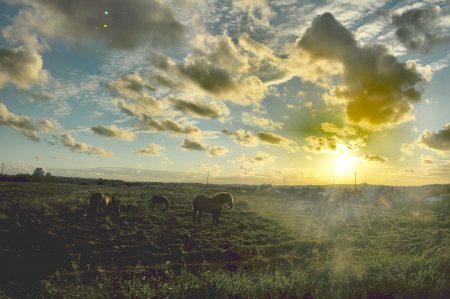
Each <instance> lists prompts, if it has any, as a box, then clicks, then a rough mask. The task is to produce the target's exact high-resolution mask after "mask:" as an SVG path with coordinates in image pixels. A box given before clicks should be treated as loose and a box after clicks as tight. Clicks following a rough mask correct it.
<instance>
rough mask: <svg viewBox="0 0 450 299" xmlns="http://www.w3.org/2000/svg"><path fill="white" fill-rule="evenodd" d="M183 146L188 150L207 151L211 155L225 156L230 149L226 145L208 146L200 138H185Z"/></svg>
mask: <svg viewBox="0 0 450 299" xmlns="http://www.w3.org/2000/svg"><path fill="white" fill-rule="evenodd" d="M181 148H182V149H184V150H188V151H202V152H207V153H208V155H209V156H214V157H216V156H223V155H225V154H226V153H228V149H227V148H226V147H224V146H208V145H206V144H204V143H202V142H200V141H198V140H194V139H188V138H187V139H184V141H183V143H182V144H181Z"/></svg>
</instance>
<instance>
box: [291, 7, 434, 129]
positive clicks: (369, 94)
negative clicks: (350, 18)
mask: <svg viewBox="0 0 450 299" xmlns="http://www.w3.org/2000/svg"><path fill="white" fill-rule="evenodd" d="M297 48H299V49H301V50H302V51H304V52H306V53H308V54H309V55H310V56H311V57H312V58H313V59H314V61H318V62H320V61H324V60H325V61H329V62H337V63H339V64H341V65H342V68H343V85H340V86H335V87H334V88H332V89H331V90H330V91H329V92H328V94H327V95H326V96H325V97H324V98H325V100H326V101H327V102H328V103H332V104H344V105H345V114H346V118H347V119H348V120H349V121H350V122H353V123H357V124H358V125H360V126H365V127H367V128H369V129H380V128H383V127H393V126H395V125H397V124H399V123H402V122H405V121H408V120H411V119H412V118H413V115H412V109H413V103H414V102H417V101H419V100H420V98H421V92H420V90H419V89H418V87H417V84H418V83H421V82H423V81H425V79H426V78H425V76H424V75H422V74H420V72H419V71H418V66H417V63H415V62H408V63H402V62H399V61H398V60H397V58H396V57H394V56H393V55H391V54H389V52H388V50H387V48H386V47H384V46H382V45H366V46H360V45H358V43H357V41H356V40H355V38H354V37H353V35H352V33H351V32H350V31H348V30H347V29H346V28H345V27H344V26H342V25H341V24H340V23H339V22H338V21H336V19H335V18H334V17H333V15H332V14H330V13H325V14H323V15H320V16H317V17H316V18H315V19H314V20H313V22H312V25H311V27H310V28H308V29H307V30H306V32H305V34H304V35H303V37H302V38H301V39H300V40H299V41H298V43H297Z"/></svg>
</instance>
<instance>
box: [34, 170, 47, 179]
mask: <svg viewBox="0 0 450 299" xmlns="http://www.w3.org/2000/svg"><path fill="white" fill-rule="evenodd" d="M44 174H45V171H44V170H43V169H42V168H41V167H38V168H36V169H35V170H34V172H33V176H34V177H38V178H42V177H44Z"/></svg>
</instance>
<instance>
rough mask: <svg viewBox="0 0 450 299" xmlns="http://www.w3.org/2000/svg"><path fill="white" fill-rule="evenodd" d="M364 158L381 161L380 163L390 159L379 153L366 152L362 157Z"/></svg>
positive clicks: (370, 160)
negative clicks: (368, 153) (370, 153)
mask: <svg viewBox="0 0 450 299" xmlns="http://www.w3.org/2000/svg"><path fill="white" fill-rule="evenodd" d="M361 158H362V159H363V160H365V161H369V162H379V163H383V164H385V163H387V162H388V161H389V159H388V158H386V157H383V156H378V155H367V154H365V155H364V156H362V157H361Z"/></svg>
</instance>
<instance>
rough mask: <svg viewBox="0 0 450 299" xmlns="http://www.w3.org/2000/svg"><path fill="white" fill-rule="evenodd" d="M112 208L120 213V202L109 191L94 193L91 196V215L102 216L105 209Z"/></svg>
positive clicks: (89, 211) (89, 213) (89, 212)
mask: <svg viewBox="0 0 450 299" xmlns="http://www.w3.org/2000/svg"><path fill="white" fill-rule="evenodd" d="M106 209H111V210H113V211H115V212H116V213H117V214H120V202H119V201H118V200H117V199H115V198H114V197H112V196H110V195H109V194H108V193H103V192H97V193H93V194H92V195H91V197H90V198H89V210H88V215H89V216H91V217H92V216H101V215H102V213H103V211H104V210H106Z"/></svg>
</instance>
